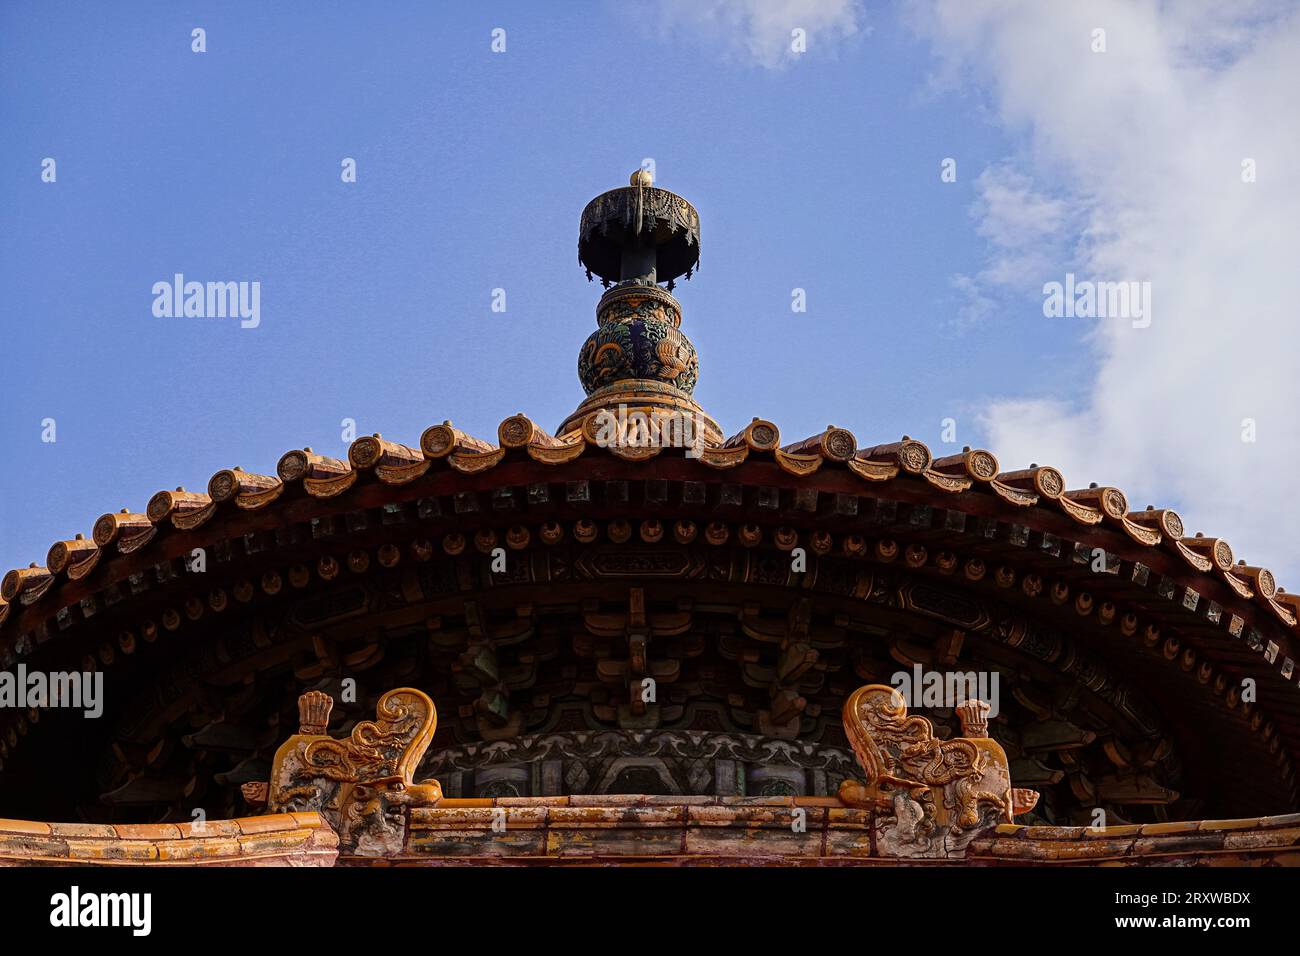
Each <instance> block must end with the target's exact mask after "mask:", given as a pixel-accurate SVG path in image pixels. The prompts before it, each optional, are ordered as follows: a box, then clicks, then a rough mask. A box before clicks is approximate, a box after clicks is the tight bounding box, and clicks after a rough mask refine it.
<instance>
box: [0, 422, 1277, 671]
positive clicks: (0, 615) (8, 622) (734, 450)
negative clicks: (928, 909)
mask: <svg viewBox="0 0 1300 956" xmlns="http://www.w3.org/2000/svg"><path fill="white" fill-rule="evenodd" d="M595 429H596V426H595V424H594V423H593V420H592V419H590V418H589V419H588V420H587V421H586V422H585V423H584V427H583V428H579V429H575V430H573V431H570V432H568V433H566V434H564V435H561V436H559V437H555V436H552V435H550V434H548V433H547V432H545V431H544V430H543V429H542V428H541V427H540V426H538V425H537V424H535V423H534V422H533V421H532V420H531V419H529V418H528V417H527V416H526V415H524V414H522V413H520V414H517V415H512V416H510V417H509V418H506V419H505V420H504V421H502V422H501V424H500V426H499V427H498V429H497V441H496V443H495V444H494V443H492V442H489V441H486V440H483V439H480V438H476V437H474V436H471V435H468V434H466V433H464V432H462V431H460V430H459V429H457V428H455V427H454V426H453V425H452V424H451V423H450V422H444V423H443V424H440V425H433V426H430V427H429V428H427V429H426V430H425V431H424V433H423V434H422V435H421V436H420V439H419V441H418V443H417V444H416V445H414V446H412V445H405V444H401V443H399V442H395V441H391V440H389V439H385V438H383V437H381V436H380V435H379V434H375V435H372V436H366V437H363V438H358V439H357V440H356V441H355V442H353V443H352V445H351V447H350V448H349V450H348V456H347V458H346V459H337V458H331V457H328V456H325V455H320V454H317V453H315V452H313V451H312V450H311V449H310V448H304V449H301V450H298V449H295V450H292V451H288V452H286V453H285V454H284V455H283V456H282V457H281V458H280V461H279V463H278V464H277V467H276V469H275V473H274V474H260V473H254V472H247V471H244V470H243V469H241V468H240V467H239V466H236V467H234V468H229V469H222V470H221V471H218V472H217V473H216V474H214V475H213V476H212V478H211V479H210V480H209V482H208V487H207V491H206V492H190V491H186V490H184V489H183V488H178V489H176V490H175V491H160V492H158V493H157V494H155V495H154V496H153V497H152V498H150V499H149V501H148V503H147V504H146V506H145V507H144V508H143V509H141V510H139V511H133V510H131V509H129V508H123V509H121V510H120V511H119V512H116V513H114V512H110V513H107V514H105V515H103V516H101V517H100V518H99V520H97V521H96V522H95V523H94V526H93V530H92V534H91V537H90V538H89V539H87V538H85V537H84V536H82V535H78V536H77V537H76V538H74V539H70V540H65V541H57V542H55V543H54V544H53V545H52V546H51V547H50V550H49V553H48V555H47V557H46V561H45V563H44V565H39V564H37V563H35V562H32V564H31V565H30V566H29V567H27V568H22V569H15V570H11V571H9V572H8V573H7V574H6V575H5V576H4V579H3V584H2V586H0V639H2V638H4V637H8V638H9V645H8V647H10V648H11V647H12V640H13V639H14V637H15V636H16V635H15V631H21V630H25V629H28V628H31V627H34V626H36V625H37V624H38V622H39V621H40V620H41V619H42V618H44V617H49V616H52V615H53V614H54V613H55V612H56V611H59V610H60V609H62V608H65V607H67V606H68V599H69V598H73V597H75V596H76V595H78V594H83V593H86V591H87V587H86V586H85V585H80V582H82V581H83V580H84V579H87V578H88V577H89V576H90V575H91V572H92V571H94V570H95V569H96V568H97V567H98V566H99V565H100V564H102V563H105V562H112V561H115V560H120V559H121V558H123V557H125V556H128V555H131V556H133V557H132V560H131V561H130V565H131V567H139V566H142V564H143V565H147V564H149V563H151V562H150V561H149V560H148V557H149V556H151V555H152V556H154V558H155V560H157V559H162V558H166V557H174V556H175V555H176V553H177V552H176V549H175V548H172V547H169V542H170V541H173V540H180V539H182V538H184V537H186V536H185V535H184V534H183V533H184V532H193V531H196V530H197V529H199V528H201V527H202V526H204V525H205V524H207V523H208V522H210V521H212V520H213V519H214V518H215V517H217V516H218V515H219V514H221V513H230V514H237V513H240V512H257V511H263V510H266V509H271V512H272V513H274V511H275V510H276V509H282V508H287V507H288V506H289V505H290V503H291V502H293V501H295V500H297V499H299V498H303V497H306V498H315V499H329V498H334V497H336V496H338V495H340V494H342V493H344V492H346V491H348V490H349V489H351V488H353V486H354V485H357V484H358V483H360V484H361V485H363V486H365V485H375V486H379V487H393V488H397V487H400V486H403V485H408V484H410V483H411V482H413V481H415V480H416V479H418V478H421V477H423V476H425V475H426V474H428V473H430V472H431V471H433V472H435V473H436V472H447V473H452V474H462V475H477V474H481V473H484V472H487V471H490V470H492V469H495V468H500V467H504V466H507V465H509V464H512V463H517V462H521V461H530V460H531V461H533V462H537V463H539V464H540V465H544V466H558V465H562V464H567V463H569V462H574V461H575V460H577V459H579V458H584V460H585V461H588V462H591V463H592V466H593V467H596V462H595V461H594V460H593V459H595V458H597V456H599V457H602V458H603V457H606V456H609V457H613V458H616V459H622V460H624V461H630V462H638V463H640V462H648V461H650V460H652V459H654V458H657V457H659V456H660V455H667V456H669V457H672V458H674V459H681V460H682V461H684V462H685V465H684V466H683V467H684V468H685V469H686V471H684V472H682V473H683V474H688V473H689V470H691V469H694V470H697V471H698V472H699V473H700V474H701V476H703V475H707V474H709V473H710V472H714V471H726V470H728V469H732V468H735V467H737V466H738V465H740V464H741V463H742V462H746V461H762V462H765V463H770V464H771V465H773V466H775V467H776V468H777V469H779V471H780V473H782V474H783V475H786V476H789V477H790V478H792V479H795V480H796V481H797V480H800V479H805V478H808V477H809V476H812V475H813V474H815V473H817V472H819V471H821V470H822V469H826V470H828V471H835V472H838V473H842V475H843V476H844V477H845V478H846V479H847V480H848V485H849V486H851V485H852V484H855V483H861V484H862V485H866V486H871V487H873V488H874V489H875V491H874V492H873V494H879V493H883V492H885V491H888V492H889V493H890V494H892V495H901V496H902V497H904V498H908V499H911V498H916V497H917V496H920V497H926V498H933V499H935V500H943V499H949V500H950V501H951V502H952V503H953V504H954V505H956V506H957V507H959V508H960V509H961V510H965V511H969V512H971V513H976V514H980V513H983V514H988V513H991V512H990V509H994V510H1000V511H1008V510H1009V511H1021V510H1027V509H1031V508H1035V507H1037V508H1041V509H1045V510H1047V511H1049V512H1052V513H1056V514H1059V515H1062V516H1064V517H1065V518H1066V519H1068V520H1069V522H1070V523H1072V524H1074V525H1076V526H1079V527H1080V528H1102V529H1107V530H1113V531H1116V532H1119V533H1120V534H1122V535H1123V536H1124V537H1126V538H1127V539H1129V540H1130V541H1132V542H1133V543H1134V544H1136V545H1138V546H1140V548H1141V549H1143V550H1144V551H1145V552H1146V553H1147V554H1148V556H1149V563H1151V564H1152V566H1158V567H1167V566H1169V565H1168V562H1167V558H1172V559H1173V567H1174V568H1176V569H1178V570H1180V571H1181V572H1182V573H1183V574H1186V575H1194V576H1200V575H1204V576H1205V577H1207V578H1209V579H1211V580H1213V581H1214V582H1216V583H1221V584H1223V585H1226V586H1227V588H1228V589H1230V591H1231V592H1232V594H1233V595H1235V596H1236V597H1238V598H1240V599H1241V600H1242V601H1243V602H1248V604H1249V605H1251V606H1254V607H1256V608H1258V609H1260V610H1261V611H1263V612H1265V613H1266V614H1267V615H1268V616H1270V617H1271V618H1273V619H1275V620H1276V621H1277V622H1279V623H1281V624H1282V625H1284V626H1285V627H1286V628H1287V629H1289V630H1291V631H1294V630H1295V628H1296V626H1297V618H1296V612H1297V610H1300V596H1297V595H1293V594H1290V593H1287V592H1286V590H1285V589H1284V588H1280V587H1278V586H1277V583H1276V581H1275V580H1274V577H1273V574H1272V572H1271V571H1269V570H1268V569H1267V568H1264V567H1261V566H1257V565H1251V564H1248V563H1247V562H1246V561H1245V560H1244V559H1243V560H1240V561H1236V563H1234V555H1233V551H1232V548H1231V546H1230V545H1229V544H1228V542H1227V541H1226V540H1225V539H1223V538H1217V537H1205V536H1203V535H1201V534H1200V533H1197V534H1195V535H1187V534H1186V533H1185V530H1184V529H1185V525H1184V522H1183V520H1182V518H1181V517H1180V516H1179V515H1178V514H1177V513H1175V512H1174V511H1172V510H1170V509H1167V508H1154V507H1151V506H1148V507H1147V508H1146V509H1145V510H1132V509H1130V507H1129V503H1128V498H1127V497H1126V496H1125V494H1124V493H1123V492H1122V491H1121V490H1120V489H1119V488H1116V487H1112V486H1098V485H1096V484H1090V485H1088V486H1087V487H1083V488H1077V489H1073V490H1070V489H1068V488H1067V482H1066V481H1065V478H1064V476H1063V475H1062V474H1061V472H1060V471H1058V470H1057V469H1056V468H1053V467H1051V466H1048V465H1031V466H1030V467H1029V468H1024V469H1015V470H1011V471H1002V470H1000V467H999V464H998V461H997V459H996V458H995V457H994V456H993V454H992V453H990V452H988V451H984V450H982V449H969V448H967V449H964V450H963V451H962V452H961V453H960V454H956V455H950V456H945V457H942V458H938V459H936V458H934V456H933V453H932V452H931V450H930V449H929V448H928V447H927V446H926V445H925V444H924V443H923V442H920V441H917V440H916V439H912V438H908V437H906V436H904V437H903V438H902V439H900V440H897V441H892V442H885V443H883V444H878V445H871V446H867V447H860V446H859V444H858V440H857V438H856V437H855V436H854V435H853V433H852V432H850V431H848V430H847V429H844V428H837V427H835V426H829V427H828V428H827V429H826V430H825V431H823V432H821V433H819V434H817V435H813V436H811V437H808V438H804V439H800V440H798V441H795V442H792V443H789V444H786V445H782V444H781V437H780V432H779V430H778V428H777V426H776V425H775V424H773V423H772V422H770V421H766V420H763V419H758V418H755V419H754V420H753V421H752V422H751V423H750V424H749V425H747V426H746V427H745V428H743V429H742V430H741V431H739V432H738V433H736V434H735V435H733V436H732V437H731V438H729V439H727V440H726V441H724V442H718V443H704V444H703V445H702V447H701V448H700V449H699V453H698V455H697V456H692V455H690V454H686V455H683V454H682V449H674V448H665V447H662V446H660V445H653V444H651V445H647V446H634V445H629V444H621V443H612V444H604V443H601V442H600V441H599V440H598V436H597V435H596V434H594V432H595ZM584 456H585V457H584ZM647 476H649V474H648V472H647ZM141 556H143V558H142V557H141ZM1089 560H1091V558H1090V559H1089ZM105 577H110V578H115V577H117V575H115V574H111V573H110V574H108V575H105V574H103V573H101V574H100V575H98V576H97V578H92V579H91V582H93V581H95V580H101V581H102V580H103V579H104V578H105ZM74 585H80V586H76V587H74ZM65 592H66V593H65ZM20 622H21V623H20ZM3 646H5V645H0V647H3ZM5 656H8V655H7V654H6V655H5Z"/></svg>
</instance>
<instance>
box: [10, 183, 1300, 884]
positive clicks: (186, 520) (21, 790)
mask: <svg viewBox="0 0 1300 956" xmlns="http://www.w3.org/2000/svg"><path fill="white" fill-rule="evenodd" d="M699 256H700V219H699V216H698V214H697V212H696V210H695V208H694V207H693V206H692V205H691V204H690V203H689V202H688V201H687V200H685V199H683V198H682V197H680V196H677V195H674V194H673V193H671V192H669V191H667V190H664V189H661V188H659V187H657V186H655V185H654V184H653V183H652V182H651V181H650V177H649V175H648V174H647V173H645V172H644V171H638V172H637V173H636V174H634V175H633V177H632V181H631V183H630V185H628V186H625V187H622V188H618V189H614V190H611V191H609V192H606V193H604V194H603V195H601V196H598V197H597V198H596V199H594V200H592V201H591V202H590V203H589V204H588V205H587V207H586V209H584V210H583V212H582V216H581V221H580V227H579V241H578V259H579V262H580V263H581V265H582V266H583V267H584V268H585V269H586V272H587V275H588V277H589V278H592V277H594V278H598V279H599V280H600V281H601V283H602V285H603V286H604V288H605V291H604V294H603V295H602V296H601V297H600V300H599V302H598V303H597V305H596V327H595V330H594V331H592V332H591V334H590V335H589V336H588V337H587V339H586V341H585V342H584V343H583V345H582V346H581V348H580V350H579V353H578V375H579V379H580V380H581V383H582V387H583V390H584V392H585V398H583V399H582V400H581V402H579V403H578V404H577V406H576V408H575V409H574V411H573V413H572V414H571V415H569V416H568V417H567V418H566V419H565V420H564V421H563V422H560V423H558V427H556V428H554V429H553V430H547V429H546V428H545V427H544V426H543V424H542V423H538V422H535V421H533V420H532V419H530V418H529V417H528V416H527V414H525V413H518V414H512V415H510V416H509V417H507V418H505V419H504V420H503V421H502V422H501V424H500V427H499V428H498V429H497V433H496V435H491V436H475V435H470V434H466V433H465V432H463V431H461V430H459V429H457V428H456V427H455V426H454V425H453V424H452V423H451V422H450V421H444V422H442V423H441V424H437V423H434V424H431V425H430V427H429V428H427V429H426V430H425V431H424V433H423V434H422V435H410V436H403V437H402V439H401V440H398V439H395V438H392V437H381V436H380V435H373V436H369V437H363V438H359V439H357V440H356V441H355V442H354V443H353V444H352V445H351V447H350V448H349V449H348V453H347V456H346V458H333V457H330V456H328V455H323V454H318V453H316V452H314V451H312V450H311V449H310V448H303V449H295V450H291V451H288V452H286V453H285V454H284V455H283V457H281V458H280V460H279V462H278V463H274V464H272V463H271V462H266V463H263V465H262V467H260V468H259V469H258V470H255V471H244V470H242V469H240V468H232V469H226V470H222V471H219V472H217V473H216V474H215V475H213V477H212V479H211V481H209V482H208V485H207V488H206V489H205V490H202V491H187V490H185V489H179V488H178V489H176V490H175V491H160V492H158V494H156V495H155V496H154V497H153V498H151V499H150V500H149V501H148V502H147V503H139V504H138V505H137V508H136V509H134V510H133V509H131V508H123V509H122V510H121V511H116V512H110V513H108V514H105V515H104V516H103V517H101V518H100V519H99V520H98V521H96V522H95V523H94V526H93V529H92V532H91V533H90V534H89V535H88V536H81V535H79V536H77V537H76V538H75V539H73V540H69V541H59V542H56V543H55V544H54V545H53V546H52V547H51V548H50V550H49V554H48V556H47V557H46V559H45V562H44V564H37V563H33V564H32V565H31V566H30V567H28V568H24V569H20V570H14V571H10V572H9V573H8V574H7V575H5V576H4V579H3V584H2V585H0V671H4V672H6V673H9V674H17V673H19V668H22V673H24V674H28V675H30V674H33V673H40V674H43V675H47V678H48V679H54V677H55V676H56V675H65V676H64V677H62V678H60V679H61V680H65V681H66V680H67V677H66V675H77V676H80V677H81V678H84V679H85V680H86V681H87V686H88V687H89V686H93V684H94V683H95V682H99V683H100V685H101V687H102V694H100V695H99V696H100V698H101V699H100V700H98V701H97V703H96V706H97V707H99V708H100V709H101V710H102V713H101V715H100V716H99V717H96V718H89V717H87V715H86V712H85V708H72V707H67V708H52V707H39V706H19V705H18V703H19V701H18V698H17V697H15V698H14V701H13V702H11V703H10V704H8V705H5V706H0V817H3V818H4V819H0V864H17V865H24V864H51V863H54V864H58V863H67V864H73V863H111V864H141V865H173V864H184V865H203V864H227V865H229V864H247V865H273V864H293V865H321V866H331V865H335V866H343V865H354V866H355V865H370V864H378V863H385V864H391V863H407V864H426V865H476V864H500V863H518V864H528V865H545V864H560V865H567V864H583V863H600V864H609V863H619V862H628V863H662V864H667V865H674V864H676V865H703V864H717V865H726V864H729V863H739V862H743V863H749V864H754V863H760V864H767V863H770V864H787V865H807V866H819V865H820V866H844V865H900V864H933V863H939V862H943V863H949V864H954V865H964V866H971V865H990V864H1000V863H1018V864H1041V865H1065V864H1115V863H1118V864H1133V865H1142V864H1178V865H1191V864H1196V865H1201V864H1205V865H1208V864H1225V863H1226V864H1243V865H1245V864H1249V865H1270V866H1271V865H1283V864H1290V865H1296V864H1300V792H1298V790H1297V780H1296V772H1295V765H1296V761H1297V757H1298V756H1300V686H1297V683H1298V678H1300V675H1298V674H1297V672H1296V661H1297V660H1300V638H1298V637H1297V630H1296V628H1297V618H1296V615H1297V612H1300V598H1296V597H1293V596H1292V595H1290V594H1288V593H1287V592H1286V591H1285V590H1283V589H1282V588H1280V587H1278V585H1277V583H1276V582H1275V581H1274V578H1273V575H1272V574H1271V573H1270V572H1269V571H1268V570H1267V569H1266V568H1264V567H1261V566H1257V565H1253V564H1249V563H1247V562H1245V561H1239V560H1237V559H1236V557H1235V556H1234V554H1233V551H1232V549H1231V548H1230V547H1229V545H1228V543H1227V542H1226V541H1225V540H1224V539H1222V538H1213V537H1204V536H1202V535H1200V534H1189V533H1188V532H1187V531H1186V530H1185V526H1184V524H1183V521H1182V520H1181V519H1180V517H1179V516H1178V515H1177V514H1175V513H1174V512H1173V511H1171V510H1169V509H1166V508H1159V507H1147V508H1141V507H1134V506H1133V505H1131V504H1130V503H1129V501H1128V499H1127V498H1126V497H1125V495H1124V493H1123V492H1122V491H1121V490H1120V489H1118V488H1115V487H1108V486H1099V485H1097V484H1089V483H1087V482H1086V481H1076V480H1073V479H1067V478H1066V477H1064V476H1063V475H1062V474H1061V472H1060V471H1058V470H1057V469H1055V468H1052V467H1051V466H1050V465H1039V464H1030V465H1028V466H1022V465H1021V464H1020V463H1016V464H1015V465H1013V466H1011V467H1006V466H1004V465H1003V464H1001V463H999V462H998V460H997V458H995V457H994V455H993V454H992V453H990V452H988V451H984V450H980V449H970V448H967V449H965V450H963V451H960V452H956V453H951V452H949V451H947V450H945V451H932V450H931V449H930V448H928V447H927V446H926V445H925V444H923V443H922V442H920V441H917V440H915V439H912V438H909V437H906V436H901V437H898V436H857V435H855V434H853V433H852V432H850V431H849V430H847V429H845V428H841V427H837V426H835V425H829V426H828V427H827V428H826V429H825V430H824V431H822V432H820V433H819V434H816V435H811V436H803V435H793V436H792V435H785V434H782V432H781V430H780V421H779V420H780V415H779V411H780V410H779V409H756V411H762V412H763V413H764V415H767V416H770V417H764V418H754V419H753V420H752V421H750V422H748V423H744V424H739V425H738V424H737V423H728V424H727V425H726V427H724V424H721V423H719V422H717V421H715V420H714V419H713V418H712V417H711V416H710V415H709V414H708V413H707V412H706V411H705V410H704V409H702V408H701V407H700V406H699V404H698V403H697V402H696V401H695V399H694V398H693V390H694V387H695V384H696V379H697V376H698V374H699V362H698V359H697V356H696V352H695V348H694V346H693V345H692V344H691V341H690V339H689V338H687V335H686V333H685V332H684V331H683V313H682V307H681V305H680V304H679V302H678V300H677V298H675V297H674V295H673V290H674V287H675V283H676V281H677V280H678V279H681V278H683V277H685V278H688V279H689V278H690V277H691V276H692V274H693V272H694V271H695V269H696V268H697V266H698V263H699ZM575 337H576V334H575ZM514 405H515V407H524V408H526V407H527V396H524V395H521V396H517V397H516V399H515V400H514ZM451 411H453V412H454V410H451ZM835 412H836V410H835V409H828V410H827V417H828V418H833V417H834V416H835ZM437 420H438V419H435V422H436V421H437ZM31 504H33V505H35V504H37V502H36V501H33V502H31ZM899 674H902V675H905V677H906V678H907V681H908V682H909V686H910V685H911V684H918V683H920V682H922V679H923V675H926V674H937V675H941V676H942V675H951V674H960V675H967V676H968V677H970V678H972V680H975V683H973V684H971V686H976V685H977V686H978V687H979V688H980V689H981V694H982V695H983V696H985V697H996V700H982V699H979V698H978V697H970V696H966V697H964V698H962V699H952V696H951V695H949V694H945V695H942V699H941V700H938V701H936V700H934V699H927V700H924V701H922V700H919V699H908V698H907V697H905V696H904V695H903V694H901V693H899V692H898V691H897V690H895V686H896V685H898V683H899V681H898V680H897V679H896V678H897V676H898V675H899ZM91 678H93V679H94V680H93V681H92V680H91ZM936 680H939V678H936ZM950 683H951V682H950ZM913 696H915V695H913ZM22 703H28V702H27V701H22ZM936 703H938V704H941V706H932V705H934V704H936Z"/></svg>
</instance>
